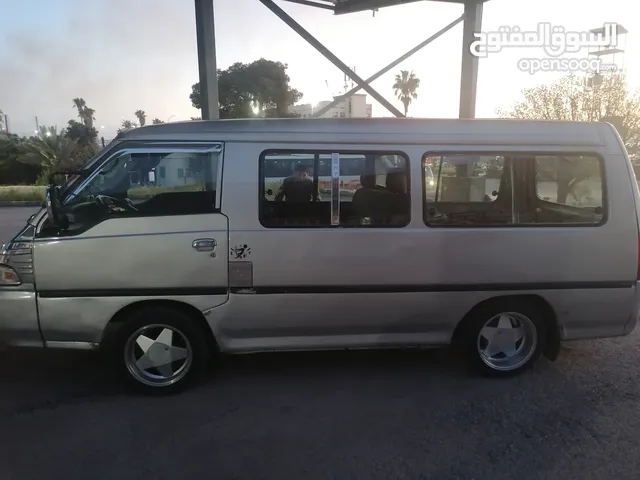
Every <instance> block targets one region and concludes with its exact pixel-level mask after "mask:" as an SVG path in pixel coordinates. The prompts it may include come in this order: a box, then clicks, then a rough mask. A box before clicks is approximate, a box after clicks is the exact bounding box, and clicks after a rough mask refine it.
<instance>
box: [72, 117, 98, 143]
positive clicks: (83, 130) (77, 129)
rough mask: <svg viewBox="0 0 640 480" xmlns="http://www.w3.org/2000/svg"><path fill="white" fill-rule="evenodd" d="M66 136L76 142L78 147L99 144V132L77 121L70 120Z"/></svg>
mask: <svg viewBox="0 0 640 480" xmlns="http://www.w3.org/2000/svg"><path fill="white" fill-rule="evenodd" d="M65 136H66V137H67V138H70V139H71V140H75V141H76V142H77V143H78V145H81V146H83V147H87V146H89V145H97V143H98V130H96V129H95V128H94V127H89V126H87V125H85V124H84V123H80V122H78V121H76V120H69V123H68V124H67V129H66V131H65Z"/></svg>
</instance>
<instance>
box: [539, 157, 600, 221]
mask: <svg viewBox="0 0 640 480" xmlns="http://www.w3.org/2000/svg"><path fill="white" fill-rule="evenodd" d="M602 172H603V165H602V161H601V159H600V158H598V157H596V156H587V155H553V156H541V155H539V156H536V157H535V193H536V204H537V210H538V211H537V215H536V216H535V219H534V222H528V223H536V224H568V223H569V224H571V223H580V224H599V223H601V222H602V220H603V214H604V212H603V208H604V188H603V185H604V182H603V175H602Z"/></svg>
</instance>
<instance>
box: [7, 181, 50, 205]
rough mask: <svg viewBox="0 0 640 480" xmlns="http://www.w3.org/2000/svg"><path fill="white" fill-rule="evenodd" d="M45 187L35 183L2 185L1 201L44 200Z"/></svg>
mask: <svg viewBox="0 0 640 480" xmlns="http://www.w3.org/2000/svg"><path fill="white" fill-rule="evenodd" d="M45 189H46V187H40V186H34V185H11V186H4V187H3V186H0V202H42V201H44V194H45Z"/></svg>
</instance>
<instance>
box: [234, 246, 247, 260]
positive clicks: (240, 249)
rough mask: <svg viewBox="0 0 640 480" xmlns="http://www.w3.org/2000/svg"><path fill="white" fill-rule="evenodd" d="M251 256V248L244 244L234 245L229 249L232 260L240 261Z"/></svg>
mask: <svg viewBox="0 0 640 480" xmlns="http://www.w3.org/2000/svg"><path fill="white" fill-rule="evenodd" d="M250 254H251V248H249V246H248V245H247V244H246V243H245V244H242V245H234V246H233V247H232V248H231V255H232V256H233V257H234V260H241V259H243V258H247V257H248V256H249V255H250Z"/></svg>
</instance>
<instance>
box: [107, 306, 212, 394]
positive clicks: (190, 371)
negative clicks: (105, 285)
mask: <svg viewBox="0 0 640 480" xmlns="http://www.w3.org/2000/svg"><path fill="white" fill-rule="evenodd" d="M150 326H156V327H153V328H149V327H150ZM145 328H146V329H147V330H144V331H143V332H142V333H144V334H145V339H147V338H151V339H155V338H156V337H155V332H156V331H158V332H159V333H160V332H165V331H166V330H171V331H172V334H173V340H174V341H173V342H170V343H172V345H173V344H174V343H175V344H176V345H175V348H182V349H183V350H184V351H186V352H187V357H186V358H185V359H184V363H181V362H182V360H176V361H174V362H170V363H169V364H170V365H171V366H172V368H174V367H175V369H176V372H174V373H175V374H176V377H175V378H174V380H173V381H171V377H169V379H168V381H170V383H166V381H162V380H158V381H157V382H154V381H152V379H150V378H149V377H150V375H149V372H155V374H157V375H158V377H160V376H161V372H160V371H159V370H155V367H151V368H150V370H149V372H141V371H140V370H141V369H138V368H137V367H136V366H134V365H135V364H134V363H133V362H132V361H130V360H128V359H131V358H132V357H131V355H135V357H137V356H138V355H139V354H141V353H142V352H143V350H142V349H141V348H140V347H139V345H135V344H134V343H137V342H136V341H135V338H137V337H138V334H139V333H140V332H141V329H145ZM206 334H207V332H205V331H203V328H202V327H201V326H200V325H199V323H198V321H197V320H196V319H194V318H193V317H191V316H190V315H188V314H185V313H183V312H181V311H179V310H177V309H173V308H170V307H165V306H149V307H143V308H140V309H137V310H134V311H133V312H131V314H129V315H128V317H127V318H125V319H124V320H123V324H122V326H121V327H120V329H119V330H118V332H117V335H116V337H115V339H114V342H113V346H112V354H113V356H114V359H115V362H116V366H117V369H118V371H119V373H120V375H121V376H122V377H123V379H124V380H125V382H126V383H127V385H128V386H129V387H131V388H132V389H134V390H135V391H137V392H139V393H143V394H147V395H170V394H174V393H178V392H181V391H184V390H185V389H187V388H189V387H191V386H193V385H194V384H195V383H196V382H197V381H198V380H199V379H200V378H201V376H202V374H203V373H204V371H205V370H206V367H207V365H208V362H209V357H210V356H211V354H212V352H211V351H210V350H211V349H210V348H209V342H208V341H207V338H206ZM147 335H148V336H147ZM134 337H135V338H134ZM156 344H158V342H155V343H154V345H156ZM154 348H156V351H157V350H158V348H159V349H160V350H162V349H164V350H166V351H168V348H167V347H165V346H164V345H159V344H158V345H157V347H154ZM160 354H162V351H161V352H160ZM135 357H134V358H135ZM150 358H151V357H150ZM183 366H184V368H182V367H183ZM136 372H137V373H136ZM178 373H179V375H178ZM146 375H149V377H146Z"/></svg>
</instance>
